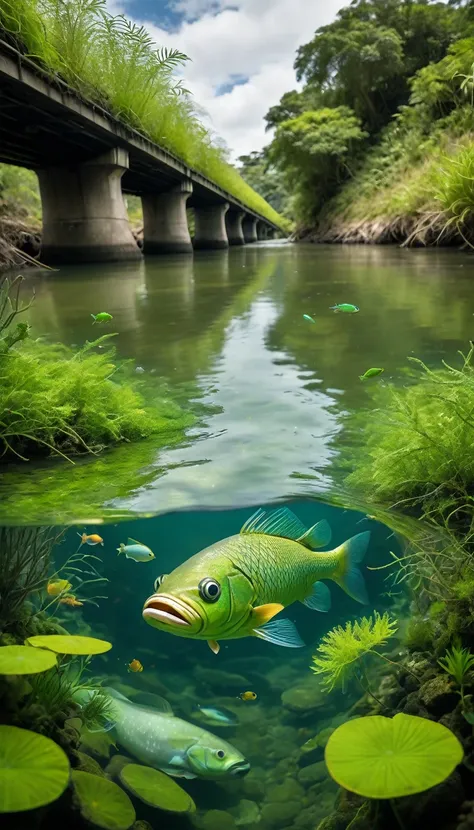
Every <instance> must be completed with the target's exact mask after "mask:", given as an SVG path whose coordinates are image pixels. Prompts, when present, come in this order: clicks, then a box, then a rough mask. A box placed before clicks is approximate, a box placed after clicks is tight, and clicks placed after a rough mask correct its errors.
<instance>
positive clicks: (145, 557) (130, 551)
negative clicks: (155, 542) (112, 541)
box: [117, 539, 155, 562]
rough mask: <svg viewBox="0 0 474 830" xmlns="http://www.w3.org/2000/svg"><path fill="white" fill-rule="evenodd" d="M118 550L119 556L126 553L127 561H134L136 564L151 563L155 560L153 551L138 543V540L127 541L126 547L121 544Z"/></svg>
mask: <svg viewBox="0 0 474 830" xmlns="http://www.w3.org/2000/svg"><path fill="white" fill-rule="evenodd" d="M117 550H118V552H119V554H120V553H124V554H125V556H126V558H127V559H133V561H134V562H151V560H152V559H154V558H155V554H154V553H153V551H151V550H150V548H148V547H147V546H146V545H142V543H141V542H137V540H136V539H127V544H126V545H124V543H123V542H120V547H118V548H117Z"/></svg>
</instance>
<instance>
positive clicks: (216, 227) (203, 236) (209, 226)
mask: <svg viewBox="0 0 474 830" xmlns="http://www.w3.org/2000/svg"><path fill="white" fill-rule="evenodd" d="M228 209H229V203H228V202H223V203H222V204H220V205H206V206H202V207H195V208H194V225H195V231H194V240H193V244H194V247H195V248H196V250H200V249H205V248H228V247H229V240H228V239H227V231H226V227H225V215H226V213H227V211H228Z"/></svg>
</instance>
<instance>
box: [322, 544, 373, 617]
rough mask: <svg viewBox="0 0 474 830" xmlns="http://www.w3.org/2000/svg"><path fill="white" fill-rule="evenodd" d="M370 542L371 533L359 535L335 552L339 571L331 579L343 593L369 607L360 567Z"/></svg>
mask: <svg viewBox="0 0 474 830" xmlns="http://www.w3.org/2000/svg"><path fill="white" fill-rule="evenodd" d="M369 541H370V531H369V530H366V531H365V532H364V533H358V534H357V536H353V537H352V539H347V541H346V542H344V543H343V544H342V545H339V547H338V548H336V549H335V550H334V553H335V554H336V556H337V560H338V562H337V570H336V573H335V574H334V575H333V576H332V577H331V578H332V579H333V580H334V582H336V583H337V584H338V585H339V586H340V587H341V588H342V589H343V591H345V592H346V594H348V595H349V596H350V597H352V599H355V600H357V602H361V603H362V604H363V605H367V604H368V601H369V598H368V596H367V589H366V587H365V581H364V577H363V576H362V573H361V571H360V568H359V567H358V566H359V565H360V563H361V562H362V560H363V559H364V556H365V554H366V552H367V547H368V545H369Z"/></svg>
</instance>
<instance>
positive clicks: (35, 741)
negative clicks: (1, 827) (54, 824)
mask: <svg viewBox="0 0 474 830" xmlns="http://www.w3.org/2000/svg"><path fill="white" fill-rule="evenodd" d="M68 782H69V761H68V758H67V755H66V753H65V752H64V750H63V749H61V747H60V746H58V745H57V744H56V743H54V741H52V740H50V738H45V737H44V736H43V735H37V734H36V733H35V732H29V731H28V730H27V729H20V728H19V727H17V726H0V813H16V812H22V811H23V810H34V809H36V808H37V807H42V806H43V805H45V804H50V802H51V801H55V800H56V799H57V798H59V796H60V795H61V793H62V792H64V790H65V789H66V787H67V785H68Z"/></svg>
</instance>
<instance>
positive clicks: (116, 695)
mask: <svg viewBox="0 0 474 830" xmlns="http://www.w3.org/2000/svg"><path fill="white" fill-rule="evenodd" d="M104 692H106V693H107V694H108V695H110V697H113V698H115V700H123V701H124V702H125V703H131V702H132V701H131V700H129V699H128V697H125V695H123V694H122V692H118V691H117V689H112V686H104Z"/></svg>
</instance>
